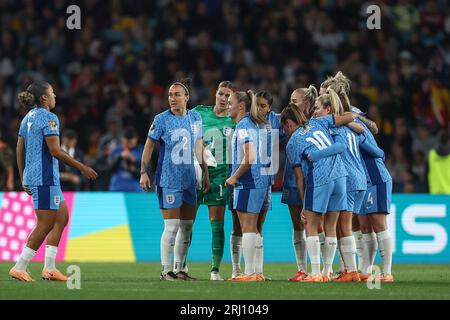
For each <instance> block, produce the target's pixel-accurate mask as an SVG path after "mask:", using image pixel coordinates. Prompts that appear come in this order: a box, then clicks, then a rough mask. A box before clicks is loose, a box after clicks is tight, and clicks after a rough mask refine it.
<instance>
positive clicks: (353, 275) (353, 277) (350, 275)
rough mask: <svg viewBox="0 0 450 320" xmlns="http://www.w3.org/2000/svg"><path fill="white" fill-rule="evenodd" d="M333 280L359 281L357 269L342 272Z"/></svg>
mask: <svg viewBox="0 0 450 320" xmlns="http://www.w3.org/2000/svg"><path fill="white" fill-rule="evenodd" d="M333 282H361V278H360V277H359V274H358V271H352V272H343V273H341V274H340V275H339V277H337V278H336V279H334V280H333Z"/></svg>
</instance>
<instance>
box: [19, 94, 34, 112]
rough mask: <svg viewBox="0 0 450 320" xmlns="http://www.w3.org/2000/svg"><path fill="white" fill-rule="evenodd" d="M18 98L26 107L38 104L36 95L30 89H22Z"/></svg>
mask: <svg viewBox="0 0 450 320" xmlns="http://www.w3.org/2000/svg"><path fill="white" fill-rule="evenodd" d="M17 98H18V99H19V103H20V104H21V105H22V106H24V107H25V108H30V107H32V106H34V105H35V104H36V103H35V99H34V95H33V94H32V93H30V92H28V91H22V92H21V93H19V95H18V97H17Z"/></svg>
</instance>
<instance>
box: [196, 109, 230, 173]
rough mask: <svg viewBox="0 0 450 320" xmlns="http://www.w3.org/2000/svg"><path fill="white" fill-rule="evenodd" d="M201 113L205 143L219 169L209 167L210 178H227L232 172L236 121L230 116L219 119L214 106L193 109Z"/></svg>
mask: <svg viewBox="0 0 450 320" xmlns="http://www.w3.org/2000/svg"><path fill="white" fill-rule="evenodd" d="M193 110H194V111H197V112H198V113H200V116H201V117H202V123H203V143H204V144H205V147H206V148H207V149H209V150H210V151H211V153H212V155H213V156H214V158H215V159H216V162H217V167H211V166H210V167H209V168H208V171H209V175H210V178H211V177H214V176H225V177H226V176H227V175H228V172H229V171H230V169H229V168H230V167H229V164H230V163H231V150H228V148H227V145H228V146H231V138H232V136H233V131H234V127H235V123H234V121H233V120H232V119H231V118H230V117H229V116H228V115H226V116H224V117H218V116H217V115H216V114H215V112H214V108H213V107H212V106H204V105H199V106H197V107H195V108H194V109H193Z"/></svg>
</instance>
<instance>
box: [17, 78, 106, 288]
mask: <svg viewBox="0 0 450 320" xmlns="http://www.w3.org/2000/svg"><path fill="white" fill-rule="evenodd" d="M55 99H56V95H55V94H54V92H53V88H52V86H51V85H50V84H49V83H47V82H36V83H32V84H31V85H30V86H28V88H27V90H26V91H24V92H21V93H20V94H19V102H20V104H21V105H22V106H24V107H26V108H32V109H31V110H30V111H29V112H28V113H27V115H26V116H25V117H24V118H23V120H22V122H21V124H20V129H19V138H18V140H17V150H16V151H17V166H18V168H19V174H20V179H21V181H22V185H23V189H24V190H25V191H26V192H27V193H28V194H29V195H31V196H32V197H33V206H34V210H35V212H36V217H37V224H36V227H35V228H34V230H33V231H32V232H31V233H30V235H29V237H28V240H27V243H26V245H25V247H24V249H23V251H22V254H21V255H20V257H19V259H18V260H17V262H16V265H15V266H14V267H13V268H12V269H11V270H10V271H9V275H10V276H11V277H12V278H14V279H17V280H20V281H26V282H30V281H34V280H33V279H32V278H31V276H30V275H29V273H28V272H27V271H26V270H27V266H28V264H29V263H30V261H31V260H32V259H33V257H34V256H35V255H36V251H37V250H38V249H39V247H40V246H41V245H42V243H43V242H44V240H45V238H47V245H46V246H45V265H44V269H43V271H42V278H43V279H45V280H55V281H67V280H68V277H67V276H65V275H63V274H62V273H61V272H60V271H58V270H57V269H56V267H55V258H56V255H57V253H58V245H59V241H60V239H61V235H62V233H63V231H64V228H65V226H66V225H67V222H68V220H69V213H68V210H67V206H66V203H65V201H64V197H63V194H62V191H61V186H60V181H59V165H58V160H60V161H62V162H64V163H65V164H67V165H69V166H71V167H74V168H76V169H78V170H80V171H81V173H82V174H83V175H84V176H85V177H87V178H88V179H91V180H92V179H96V178H97V173H96V172H95V171H94V170H92V169H91V168H89V167H87V166H85V165H84V164H82V163H80V162H78V161H77V160H75V159H73V158H72V157H70V156H69V155H68V154H67V153H66V152H64V151H63V150H62V149H61V148H60V143H59V120H58V117H57V116H56V115H55V114H54V113H52V112H50V110H52V109H54V108H55V105H56V101H55ZM24 149H25V154H24Z"/></svg>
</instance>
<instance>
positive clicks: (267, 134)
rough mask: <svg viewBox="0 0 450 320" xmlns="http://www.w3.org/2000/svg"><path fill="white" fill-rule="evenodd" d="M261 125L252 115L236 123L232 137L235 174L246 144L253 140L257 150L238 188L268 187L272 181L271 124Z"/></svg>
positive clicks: (232, 169) (232, 167)
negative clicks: (255, 121) (253, 119)
mask: <svg viewBox="0 0 450 320" xmlns="http://www.w3.org/2000/svg"><path fill="white" fill-rule="evenodd" d="M268 126H269V127H267V126H261V127H259V126H258V125H257V124H256V123H254V122H253V121H252V119H251V118H250V116H246V117H244V118H243V119H242V120H241V121H239V123H238V124H237V125H236V129H235V131H234V133H233V139H232V159H233V160H232V166H231V175H233V174H234V173H235V172H236V171H237V169H238V168H239V166H240V165H241V163H242V159H243V158H244V145H245V144H246V143H248V142H252V143H253V145H254V148H255V151H256V159H255V162H254V163H253V164H252V166H251V168H250V169H249V170H247V172H245V173H244V174H243V175H242V176H241V177H240V178H239V179H238V182H237V184H236V185H235V188H236V189H255V188H267V187H268V186H269V185H270V183H271V157H272V155H271V150H272V148H271V144H272V143H271V140H272V139H271V134H272V133H271V130H270V125H268Z"/></svg>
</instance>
